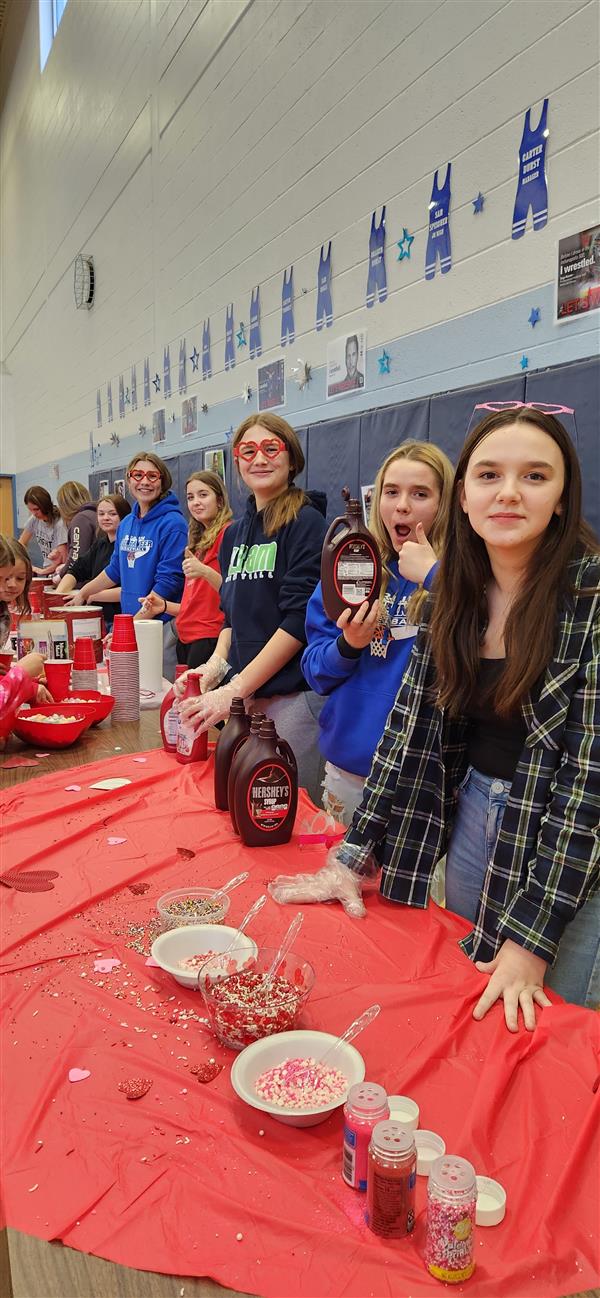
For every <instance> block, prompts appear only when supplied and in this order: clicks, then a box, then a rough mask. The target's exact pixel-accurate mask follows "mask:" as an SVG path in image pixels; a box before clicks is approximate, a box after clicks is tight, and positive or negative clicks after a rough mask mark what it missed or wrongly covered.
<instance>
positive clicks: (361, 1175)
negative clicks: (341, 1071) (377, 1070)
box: [342, 1082, 390, 1190]
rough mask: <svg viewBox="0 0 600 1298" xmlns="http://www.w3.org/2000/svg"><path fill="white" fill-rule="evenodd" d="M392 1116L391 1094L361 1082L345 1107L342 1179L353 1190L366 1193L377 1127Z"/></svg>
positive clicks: (353, 1089)
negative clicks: (369, 1158) (375, 1128)
mask: <svg viewBox="0 0 600 1298" xmlns="http://www.w3.org/2000/svg"><path fill="white" fill-rule="evenodd" d="M389 1116H390V1109H389V1104H388V1099H387V1095H386V1093H385V1091H384V1089H383V1086H378V1085H377V1082H357V1083H356V1085H355V1086H351V1087H350V1090H349V1091H348V1099H347V1100H346V1103H345V1105H344V1148H343V1153H342V1177H343V1179H344V1181H345V1182H346V1184H347V1185H351V1186H352V1189H353V1190H366V1188H367V1163H368V1154H369V1142H370V1139H371V1135H372V1133H373V1128H374V1127H375V1126H377V1123H378V1122H383V1121H384V1120H385V1119H386V1118H389Z"/></svg>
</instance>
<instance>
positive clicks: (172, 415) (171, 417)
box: [169, 410, 177, 424]
mask: <svg viewBox="0 0 600 1298" xmlns="http://www.w3.org/2000/svg"><path fill="white" fill-rule="evenodd" d="M176 419H177V415H176V414H175V411H174V410H172V411H171V413H170V415H169V423H170V424H174V423H175V420H176Z"/></svg>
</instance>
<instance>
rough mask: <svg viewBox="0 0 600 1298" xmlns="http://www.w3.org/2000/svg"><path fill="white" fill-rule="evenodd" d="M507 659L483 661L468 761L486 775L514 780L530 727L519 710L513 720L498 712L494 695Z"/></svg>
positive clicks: (470, 720)
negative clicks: (495, 708) (492, 694)
mask: <svg viewBox="0 0 600 1298" xmlns="http://www.w3.org/2000/svg"><path fill="white" fill-rule="evenodd" d="M505 662H506V659H504V658H480V659H479V671H478V673H477V682H476V686H475V692H474V694H473V697H472V699H471V702H470V704H469V706H468V708H467V761H468V763H469V766H474V767H475V770H476V771H481V773H482V775H489V776H491V777H492V778H494V777H495V778H497V779H499V780H507V781H508V782H509V783H510V782H511V781H512V779H513V776H514V773H515V770H516V768H517V762H518V760H519V758H520V756H521V752H522V750H523V746H524V744H525V739H526V737H527V726H526V725H525V721H524V718H523V714H522V712H521V710H520V709H519V711H518V712H515V714H514V716H511V717H507V718H505V717H499V716H497V715H496V713H495V712H494V709H493V706H492V703H491V701H490V697H489V696H490V693H491V692H492V693H493V689H494V686H495V685H496V682H497V681H498V679H499V677H500V676H501V675H502V672H503V670H504V664H505Z"/></svg>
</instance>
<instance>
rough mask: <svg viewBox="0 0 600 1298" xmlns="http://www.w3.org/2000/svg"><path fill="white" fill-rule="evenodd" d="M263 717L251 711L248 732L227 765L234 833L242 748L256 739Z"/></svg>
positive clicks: (229, 803) (229, 800) (262, 713)
mask: <svg viewBox="0 0 600 1298" xmlns="http://www.w3.org/2000/svg"><path fill="white" fill-rule="evenodd" d="M265 719H266V718H265V714H264V712H254V713H253V715H252V716H251V717H250V729H249V731H248V734H247V735H244V736H243V737H242V738H241V739H240V741H239V743H238V746H237V748H236V750H235V753H234V755H233V758H232V761H231V766H230V767H229V775H228V777H227V806H228V808H229V815H230V816H231V826H232V829H233V832H234V834H239V832H240V831H239V829H238V824H237V820H236V817H235V807H234V797H233V793H234V789H235V782H236V780H237V777H238V771H239V769H240V762H241V760H242V749H243V748H246V746H247V744H249V743H250V741H251V740H252V742H253V743H254V741H255V740H257V739H258V735H259V731H260V728H261V725H262V723H263V721H264V720H265Z"/></svg>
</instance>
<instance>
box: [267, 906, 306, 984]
mask: <svg viewBox="0 0 600 1298" xmlns="http://www.w3.org/2000/svg"><path fill="white" fill-rule="evenodd" d="M303 920H304V915H303V914H302V911H301V910H299V911H298V914H297V915H295V916H294V919H293V920H292V922H291V924H290V926H289V928H288V930H287V933H286V934H285V937H284V939H283V941H282V943H281V946H280V947H279V950H278V952H277V955H276V956H275V959H274V961H273V963H272V965H271V967H270V968H269V969H267V972H266V974H265V981H264V983H263V988H262V989H263V995H264V993H265V992H267V991H268V990H269V987H270V986H271V983H272V982H273V979H274V977H275V975H276V973H277V970H278V969H279V966H280V964H282V962H283V960H284V958H285V956H286V955H287V953H288V951H289V950H290V947H291V946H293V944H294V942H295V940H296V938H297V936H298V933H299V931H300V929H301V927H302V922H303Z"/></svg>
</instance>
